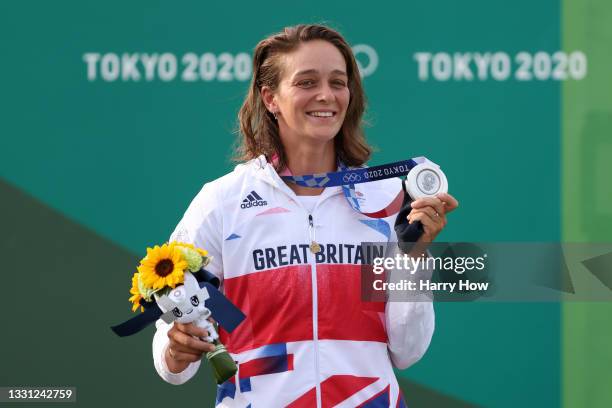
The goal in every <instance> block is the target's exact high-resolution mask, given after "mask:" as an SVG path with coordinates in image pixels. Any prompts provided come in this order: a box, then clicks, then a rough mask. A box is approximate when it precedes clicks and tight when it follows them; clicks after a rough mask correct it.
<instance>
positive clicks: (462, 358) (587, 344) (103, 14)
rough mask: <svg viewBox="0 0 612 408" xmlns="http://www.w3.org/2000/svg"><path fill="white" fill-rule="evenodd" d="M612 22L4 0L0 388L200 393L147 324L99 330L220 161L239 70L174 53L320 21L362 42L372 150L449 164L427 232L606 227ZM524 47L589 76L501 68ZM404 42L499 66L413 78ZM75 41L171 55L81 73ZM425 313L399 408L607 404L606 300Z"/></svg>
mask: <svg viewBox="0 0 612 408" xmlns="http://www.w3.org/2000/svg"><path fill="white" fill-rule="evenodd" d="M313 10H314V11H313ZM611 21H612V6H611V5H610V3H608V2H606V1H604V0H585V1H576V0H564V1H563V2H559V1H550V0H546V1H540V2H535V3H534V2H528V1H525V0H521V1H514V2H489V1H484V0H478V1H472V2H461V3H460V2H454V1H444V2H436V3H423V2H405V3H395V2H388V3H385V2H378V3H369V2H362V3H359V2H357V3H356V2H348V1H342V2H334V3H332V2H322V1H313V2H308V3H307V4H304V5H296V6H291V7H290V6H288V5H287V4H286V3H262V4H253V3H250V2H244V3H236V4H225V5H219V4H210V3H208V2H194V1H188V2H180V3H170V2H152V1H148V2H129V3H126V2H118V1H107V2H91V3H89V4H83V3H77V2H54V3H50V2H42V1H40V2H32V1H23V2H2V3H1V4H0V55H1V56H2V59H1V65H0V95H1V97H0V112H1V116H0V117H1V120H0V231H1V233H2V234H1V238H0V254H1V255H2V258H3V260H4V262H2V264H3V267H2V272H1V276H2V277H3V282H2V285H1V286H0V287H1V288H2V292H3V296H1V297H0V306H1V307H2V310H3V312H4V313H2V320H1V322H2V325H3V327H4V330H3V336H2V340H1V342H0V361H1V363H0V386H12V385H32V386H34V385H66V386H76V387H77V388H78V403H77V404H76V405H78V406H84V407H85V406H86V407H89V406H100V407H102V406H108V405H110V404H120V405H121V406H123V405H127V404H134V403H138V404H145V403H146V404H151V405H150V406H162V405H163V404H164V403H198V405H201V406H212V401H213V400H214V397H213V395H214V391H213V390H212V386H211V380H210V378H209V377H208V375H207V373H205V371H204V370H202V371H201V372H200V373H199V374H198V376H197V377H196V378H194V379H193V380H192V381H190V382H189V383H188V384H186V385H184V386H181V387H175V386H171V385H168V384H166V383H164V382H163V381H162V380H161V379H159V378H158V377H157V374H156V373H155V371H154V368H153V365H152V360H151V351H150V347H151V345H150V343H151V342H150V340H151V338H152V334H153V330H152V329H149V330H148V331H147V332H145V333H142V334H140V335H138V336H134V337H131V338H127V339H119V338H116V337H115V336H114V334H112V333H111V331H110V330H109V329H108V327H109V326H110V325H111V324H115V323H117V322H119V321H121V320H123V319H124V318H127V317H129V316H130V311H129V303H128V302H127V298H128V297H129V295H128V290H129V286H130V282H131V274H132V273H133V270H134V267H135V265H136V264H137V261H138V259H139V258H140V257H141V255H142V254H143V252H144V248H145V247H146V246H148V245H152V244H154V243H158V242H162V241H164V240H165V239H167V237H168V235H169V233H170V232H171V231H172V229H173V227H174V226H175V225H176V223H177V222H178V220H179V219H180V217H181V215H182V213H183V212H184V210H185V209H186V207H187V205H188V203H189V202H190V200H191V199H192V198H193V196H194V195H195V194H196V192H197V191H198V190H199V189H200V188H201V186H202V184H203V183H204V182H206V181H207V180H211V179H214V178H217V177H219V176H221V175H222V174H224V173H226V172H227V171H229V170H230V169H231V168H232V164H231V162H230V160H229V156H230V155H231V151H232V144H233V141H234V133H233V132H234V129H235V118H236V112H237V109H238V107H239V105H240V103H241V101H242V98H243V97H244V94H245V90H246V87H247V83H248V82H246V81H242V80H238V79H234V80H230V81H222V80H219V79H218V77H217V79H213V80H210V81H205V80H197V81H193V82H189V81H183V80H181V78H180V77H181V71H182V70H184V65H182V64H181V57H182V56H183V55H185V54H187V53H190V52H192V53H195V54H197V55H198V56H199V55H201V54H204V53H212V54H214V55H216V56H219V55H220V54H222V53H229V54H231V55H233V56H237V55H238V54H240V53H247V54H250V53H251V52H252V49H253V47H254V46H255V44H256V43H257V41H258V40H259V39H261V38H263V37H264V36H265V35H267V34H269V33H272V32H275V31H277V30H279V29H281V28H282V27H283V26H285V25H291V24H296V23H300V22H328V23H330V24H332V25H333V26H335V27H336V28H338V29H339V30H340V31H341V32H342V33H343V34H345V36H346V37H347V39H348V41H349V42H350V43H351V44H353V45H357V44H367V45H369V46H370V47H372V48H374V49H375V51H376V54H377V56H378V66H377V68H376V70H375V71H374V72H372V73H370V74H369V75H367V76H366V77H365V78H364V84H365V88H366V92H367V95H368V99H369V108H368V114H367V118H368V120H369V122H370V124H371V126H370V127H369V128H368V129H367V134H368V138H369V140H370V142H371V143H372V144H374V145H375V146H376V147H377V148H378V151H377V153H376V154H375V155H374V157H373V160H372V163H373V164H380V163H384V162H388V161H393V160H399V159H404V158H408V157H413V156H417V155H425V156H428V157H429V158H431V159H432V160H434V161H436V162H438V163H440V164H441V165H442V167H443V168H444V170H445V172H446V173H447V175H448V176H449V182H450V189H451V193H453V194H454V195H455V196H456V197H457V198H458V199H459V200H460V202H461V208H460V210H458V211H457V212H456V213H454V214H453V215H452V217H450V222H449V225H448V227H447V229H446V231H445V232H444V233H443V235H442V236H441V237H440V240H448V241H476V242H477V241H510V242H512V241H533V242H538V241H552V242H556V241H566V242H610V241H611V236H610V235H611V234H610V231H612V210H611V206H610V204H609V202H610V199H612V188H611V187H610V186H611V184H610V183H609V180H608V177H609V175H610V174H611V170H612V166H611V165H610V163H609V161H608V160H607V158H608V156H609V155H612V142H611V140H610V129H611V125H612V97H611V96H610V89H612V83H611V82H612V80H611V76H610V72H612V54H611V52H610V46H609V44H610V43H611V40H612V29H611V28H610V27H612V24H610V22H611ZM523 51H524V52H527V53H529V54H530V55H532V56H533V55H535V54H536V53H538V52H545V53H546V54H548V55H553V54H554V53H555V52H557V51H565V52H566V53H567V54H568V55H569V54H571V53H573V52H575V51H581V52H583V53H584V54H585V55H586V57H587V59H588V73H587V74H586V76H585V77H584V78H578V79H576V78H568V79H567V80H557V79H554V78H552V77H550V76H549V77H547V78H545V79H538V78H536V77H534V78H532V79H531V80H525V81H521V80H517V79H516V77H515V75H514V74H515V72H516V71H517V69H518V66H517V64H516V60H515V58H516V56H517V55H518V54H519V53H520V52H523ZM416 52H431V53H438V52H444V53H448V54H450V55H451V56H452V55H453V54H454V53H468V52H469V53H481V54H484V53H486V52H489V53H491V54H493V53H496V52H501V53H505V54H506V55H508V56H509V57H510V59H511V61H512V75H510V76H509V77H508V78H507V79H506V80H496V79H495V78H494V77H493V76H492V75H491V73H488V75H487V77H486V78H485V79H479V78H478V76H477V75H476V73H477V70H476V67H475V65H474V63H473V62H472V63H471V65H470V69H471V72H473V73H474V76H475V78H474V79H473V80H471V81H468V80H461V79H454V78H452V77H451V78H450V79H449V80H447V81H442V80H439V79H436V78H435V77H434V76H433V74H432V72H429V79H427V80H420V79H419V75H418V65H417V62H416V61H415V59H414V57H413V56H414V53H416ZM86 53H100V54H102V55H103V54H106V53H115V54H117V55H119V57H121V55H122V54H124V53H128V54H134V53H139V54H143V53H147V54H153V53H157V54H163V53H171V54H173V55H175V56H176V57H177V58H178V62H179V67H178V68H179V71H178V74H177V77H176V78H175V79H174V80H171V81H164V80H163V79H162V78H160V76H159V75H155V76H154V79H153V80H151V81H148V80H146V78H145V77H144V69H143V68H142V65H138V67H139V72H140V75H141V76H142V78H141V80H140V81H133V80H128V81H123V80H121V79H118V80H116V81H105V80H104V79H103V78H102V75H101V72H100V68H99V66H98V70H97V79H95V80H88V73H87V64H86V63H85V61H84V60H83V57H84V55H85V54H86ZM358 59H359V60H360V62H361V63H362V64H363V65H364V66H366V67H367V66H368V65H370V64H371V63H372V61H371V60H368V58H367V57H366V56H365V54H363V53H361V54H360V55H358ZM218 61H219V60H218ZM370 67H372V66H371V65H370ZM532 71H533V67H532ZM120 78H121V77H120ZM606 176H608V177H606ZM436 311H437V329H436V334H435V336H434V339H433V342H432V344H431V347H430V349H429V351H428V353H427V354H426V356H425V357H424V359H423V360H422V361H421V362H419V363H418V364H417V365H415V366H413V367H412V368H410V369H408V370H406V371H403V372H398V375H399V376H400V377H401V381H402V385H403V387H404V390H405V394H406V399H407V402H408V404H409V406H414V407H419V406H445V407H463V406H491V407H514V406H540V407H544V406H545V407H559V406H567V407H586V406H588V407H591V406H592V407H604V406H605V407H607V406H610V404H611V403H612V391H611V389H610V388H609V387H606V386H605V384H607V380H609V377H610V367H611V366H612V353H611V352H610V351H609V344H610V340H612V333H611V332H610V329H609V327H610V324H609V319H606V317H608V316H610V312H612V310H611V307H610V305H609V304H594V303H585V304H578V303H567V304H562V303H518V302H517V303H504V304H499V303H498V304H443V303H440V304H437V305H436ZM608 382H609V381H608Z"/></svg>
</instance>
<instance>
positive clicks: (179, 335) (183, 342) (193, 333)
mask: <svg viewBox="0 0 612 408" xmlns="http://www.w3.org/2000/svg"><path fill="white" fill-rule="evenodd" d="M206 336H208V332H207V331H206V330H204V329H202V328H200V327H198V326H196V325H195V324H193V323H188V324H181V323H178V322H174V325H173V327H172V328H171V329H170V330H168V338H169V339H170V343H169V344H168V347H167V348H166V355H165V356H164V358H165V359H166V365H167V366H168V369H169V370H170V371H171V372H173V373H180V372H182V371H184V370H185V368H187V366H188V365H189V364H190V363H193V362H195V361H198V360H200V359H201V358H202V354H204V353H208V352H209V351H213V350H214V349H215V346H214V345H213V344H211V343H207V342H205V341H202V340H200V338H201V337H206Z"/></svg>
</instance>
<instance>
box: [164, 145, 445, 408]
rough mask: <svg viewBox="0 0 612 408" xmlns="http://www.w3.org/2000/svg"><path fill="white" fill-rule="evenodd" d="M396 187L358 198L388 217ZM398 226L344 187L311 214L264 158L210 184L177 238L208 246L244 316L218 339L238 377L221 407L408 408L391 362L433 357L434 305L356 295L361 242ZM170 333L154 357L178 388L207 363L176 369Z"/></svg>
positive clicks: (393, 183)
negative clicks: (349, 197) (373, 214)
mask: <svg viewBox="0 0 612 408" xmlns="http://www.w3.org/2000/svg"><path fill="white" fill-rule="evenodd" d="M400 188H401V184H400V182H399V179H391V180H383V181H377V182H370V183H365V184H358V185H357V195H358V196H360V197H361V198H360V200H361V202H362V204H364V205H366V206H367V202H368V201H370V202H372V207H373V208H374V207H378V208H379V209H380V208H382V207H384V204H383V205H380V204H381V203H385V202H387V203H388V202H390V201H391V199H392V198H394V197H395V196H396V194H397V193H398V191H399V189H400ZM394 218H395V215H393V216H391V217H388V218H382V219H371V218H367V217H366V216H364V215H363V214H361V213H359V212H357V211H355V210H353V209H352V208H351V207H350V205H349V204H348V202H347V201H346V199H345V197H344V195H343V193H342V189H341V187H328V188H326V189H325V190H324V191H323V193H322V194H321V195H320V196H319V199H318V201H317V203H316V205H315V207H314V209H313V210H312V213H309V212H308V211H307V210H306V209H304V208H303V207H302V205H301V204H300V202H299V200H298V199H297V198H296V195H295V193H294V192H293V191H292V190H291V189H290V188H289V187H288V186H287V185H286V184H285V183H284V182H283V181H282V179H281V178H280V176H279V175H278V174H277V173H276V171H275V170H274V168H273V166H272V165H271V164H270V163H268V162H267V161H266V159H265V157H264V156H261V157H259V158H257V159H254V160H251V161H249V162H248V163H245V164H242V165H239V166H237V167H236V169H235V170H234V171H233V172H231V173H230V174H227V175H226V176H224V177H221V178H219V179H217V180H215V181H213V182H211V183H208V184H206V185H204V187H203V188H202V190H201V191H200V193H199V194H198V195H197V196H196V197H195V199H194V200H193V202H192V203H191V205H190V206H189V208H188V209H187V211H186V213H185V215H184V216H183V218H182V220H181V221H180V223H179V224H178V226H177V227H176V230H175V231H174V233H173V234H172V237H171V240H174V241H183V242H189V243H193V244H194V245H196V246H198V247H201V248H204V249H206V250H208V251H209V254H210V255H212V256H213V261H212V262H211V263H210V264H209V265H208V267H207V269H208V270H209V271H210V272H212V273H214V274H215V275H217V276H218V277H219V278H220V279H221V281H222V286H221V290H222V291H223V292H224V293H225V295H226V296H227V297H228V298H229V299H230V300H231V301H232V302H233V303H234V304H236V306H238V307H239V308H240V309H241V310H242V311H243V312H244V313H245V314H246V316H247V318H246V319H245V321H244V322H242V323H241V325H240V326H239V327H238V328H237V329H236V330H235V331H234V332H233V333H232V334H231V335H228V334H227V333H225V332H223V331H221V340H222V341H223V343H224V344H225V345H226V346H227V349H228V350H229V351H230V352H231V353H232V356H233V357H234V360H236V361H237V362H238V374H237V375H236V376H234V377H233V378H232V379H231V380H228V381H226V382H225V383H224V384H222V385H220V386H219V388H218V392H217V402H216V404H217V405H216V406H217V407H248V406H250V407H251V408H272V407H286V406H290V407H294V408H296V407H317V408H322V407H332V406H338V407H357V406H363V407H383V406H384V407H402V406H404V400H403V398H402V396H401V392H400V389H399V386H398V383H397V380H396V378H395V374H394V372H393V366H395V367H397V368H400V369H404V368H407V367H408V366H410V365H412V364H413V363H415V362H416V361H418V360H419V359H420V358H421V356H423V354H424V353H425V351H426V350H427V347H428V346H429V343H430V340H431V337H432V334H433V330H434V311H433V305H432V303H431V302H387V303H386V304H385V303H369V302H362V300H361V290H360V268H361V266H360V264H361V261H362V258H361V257H362V256H363V255H364V254H362V253H361V249H360V245H361V243H362V242H387V241H389V240H391V241H396V240H397V238H396V235H395V231H394V229H393V224H394V221H395V219H394ZM310 220H312V223H311V222H310ZM311 224H312V225H311ZM313 238H314V240H316V242H317V243H319V244H320V246H321V251H320V252H319V253H318V254H316V255H315V254H314V253H312V252H311V251H310V249H309V244H310V242H311V241H312V240H313ZM170 327H171V326H170V325H167V324H166V323H164V322H162V321H161V320H159V321H158V322H157V332H156V333H155V337H154V339H153V359H154V363H155V368H156V370H157V372H158V373H159V375H160V376H161V377H162V378H163V379H164V380H165V381H167V382H169V383H172V384H182V383H184V382H186V381H187V380H189V379H190V378H191V377H193V376H194V374H195V373H196V371H197V370H198V368H199V365H200V362H196V363H192V364H190V365H189V366H188V367H187V368H186V369H185V371H183V372H181V373H178V374H173V373H171V372H170V371H168V368H167V366H166V363H165V360H164V353H165V350H166V347H167V346H168V337H167V332H168V330H169V328H170ZM205 364H206V363H205Z"/></svg>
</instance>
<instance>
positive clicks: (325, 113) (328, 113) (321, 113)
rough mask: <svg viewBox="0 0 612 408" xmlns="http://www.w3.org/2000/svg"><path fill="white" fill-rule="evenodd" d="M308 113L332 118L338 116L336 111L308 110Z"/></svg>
mask: <svg viewBox="0 0 612 408" xmlns="http://www.w3.org/2000/svg"><path fill="white" fill-rule="evenodd" d="M306 114H307V115H308V116H312V117H315V118H332V117H334V116H336V112H321V111H313V112H306Z"/></svg>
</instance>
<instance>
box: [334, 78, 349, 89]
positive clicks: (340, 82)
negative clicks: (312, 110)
mask: <svg viewBox="0 0 612 408" xmlns="http://www.w3.org/2000/svg"><path fill="white" fill-rule="evenodd" d="M332 85H333V86H334V87H336V88H344V87H345V86H346V82H344V81H343V80H341V79H337V80H335V81H332Z"/></svg>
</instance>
